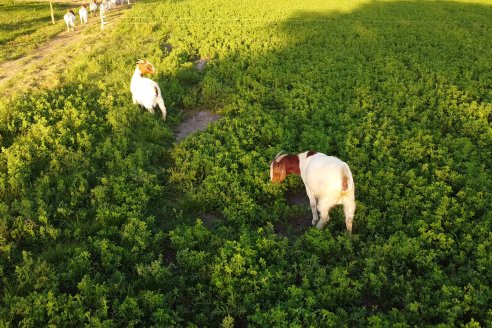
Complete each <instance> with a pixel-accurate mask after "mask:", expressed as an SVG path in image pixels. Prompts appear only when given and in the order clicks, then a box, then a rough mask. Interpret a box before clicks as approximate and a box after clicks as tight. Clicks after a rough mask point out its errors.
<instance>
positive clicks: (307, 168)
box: [270, 151, 355, 233]
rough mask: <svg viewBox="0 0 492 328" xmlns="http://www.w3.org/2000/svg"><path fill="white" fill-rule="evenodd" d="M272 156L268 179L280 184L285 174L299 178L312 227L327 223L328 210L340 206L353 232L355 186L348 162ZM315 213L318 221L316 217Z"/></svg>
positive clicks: (311, 156)
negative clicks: (310, 212)
mask: <svg viewBox="0 0 492 328" xmlns="http://www.w3.org/2000/svg"><path fill="white" fill-rule="evenodd" d="M281 153H282V152H280V153H279V154H277V156H275V159H274V160H273V161H272V163H271V164H270V179H271V181H272V182H276V183H280V182H282V181H283V180H284V179H285V178H286V176H287V175H289V174H297V175H300V176H301V178H302V181H303V182H304V186H305V187H306V192H307V195H308V197H309V205H310V206H311V211H312V212H313V220H312V225H315V224H316V222H318V224H317V225H316V227H317V228H318V229H321V228H323V226H324V225H325V224H326V223H327V222H328V221H329V220H330V217H329V215H328V213H329V211H330V209H331V208H332V207H333V206H335V205H339V204H343V210H344V212H345V225H346V226H347V230H348V231H349V232H350V233H351V232H352V222H353V219H354V213H355V184H354V180H353V178H352V172H351V171H350V168H349V166H348V165H347V163H345V162H343V161H341V160H340V159H338V158H336V157H333V156H327V155H325V154H322V153H316V152H313V151H307V152H304V153H300V154H298V155H287V154H284V155H281ZM318 211H319V212H320V215H321V219H319V218H318Z"/></svg>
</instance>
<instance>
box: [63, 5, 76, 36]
mask: <svg viewBox="0 0 492 328" xmlns="http://www.w3.org/2000/svg"><path fill="white" fill-rule="evenodd" d="M63 19H64V20H65V24H67V30H68V31H70V29H71V30H72V31H74V30H75V14H74V13H73V11H72V10H70V11H69V12H68V13H66V14H65V15H64V16H63Z"/></svg>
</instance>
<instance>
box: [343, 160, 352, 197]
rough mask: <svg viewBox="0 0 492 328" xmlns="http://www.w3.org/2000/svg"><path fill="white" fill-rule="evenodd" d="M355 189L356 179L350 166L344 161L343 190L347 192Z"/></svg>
mask: <svg viewBox="0 0 492 328" xmlns="http://www.w3.org/2000/svg"><path fill="white" fill-rule="evenodd" d="M352 189H354V179H353V178H352V172H351V171H350V168H349V166H348V165H347V164H346V163H344V165H343V166H342V192H347V191H349V190H352Z"/></svg>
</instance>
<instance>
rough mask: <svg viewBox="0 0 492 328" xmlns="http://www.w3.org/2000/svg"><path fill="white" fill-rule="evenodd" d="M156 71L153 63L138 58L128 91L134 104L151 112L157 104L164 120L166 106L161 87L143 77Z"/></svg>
mask: <svg viewBox="0 0 492 328" xmlns="http://www.w3.org/2000/svg"><path fill="white" fill-rule="evenodd" d="M156 72H157V71H156V69H155V67H154V65H152V64H151V63H149V62H148V61H146V60H143V59H139V60H138V61H137V62H136V67H135V71H134V72H133V76H132V80H131V83H130V91H131V92H132V100H133V103H134V104H135V105H137V104H138V105H140V106H143V107H145V109H147V110H148V111H149V112H151V113H152V114H153V113H154V107H156V106H158V107H159V108H160V110H161V113H162V119H163V120H165V119H166V106H165V105H164V99H162V93H161V88H159V85H158V84H157V83H156V82H154V81H152V80H151V79H149V78H146V77H144V76H145V75H149V74H154V73H156Z"/></svg>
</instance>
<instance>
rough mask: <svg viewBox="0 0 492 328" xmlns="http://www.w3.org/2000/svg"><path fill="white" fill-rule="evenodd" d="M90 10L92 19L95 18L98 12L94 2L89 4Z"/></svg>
mask: <svg viewBox="0 0 492 328" xmlns="http://www.w3.org/2000/svg"><path fill="white" fill-rule="evenodd" d="M89 10H90V12H91V17H92V16H94V13H95V12H96V11H97V3H96V2H95V1H94V0H92V1H91V2H90V3H89Z"/></svg>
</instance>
